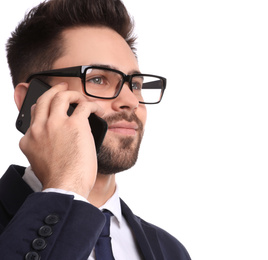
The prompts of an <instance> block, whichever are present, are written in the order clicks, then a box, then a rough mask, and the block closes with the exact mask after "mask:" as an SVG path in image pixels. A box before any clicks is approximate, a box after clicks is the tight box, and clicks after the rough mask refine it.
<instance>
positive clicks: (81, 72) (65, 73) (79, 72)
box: [26, 66, 167, 104]
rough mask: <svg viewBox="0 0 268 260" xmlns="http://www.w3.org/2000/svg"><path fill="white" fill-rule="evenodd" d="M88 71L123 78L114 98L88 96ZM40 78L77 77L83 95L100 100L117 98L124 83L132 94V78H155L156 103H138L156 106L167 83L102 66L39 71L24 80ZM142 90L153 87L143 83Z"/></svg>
mask: <svg viewBox="0 0 268 260" xmlns="http://www.w3.org/2000/svg"><path fill="white" fill-rule="evenodd" d="M88 69H101V70H107V71H112V72H115V73H118V74H120V75H121V76H122V78H123V81H122V84H121V86H120V88H119V90H118V92H117V93H116V94H115V96H113V97H99V96H94V95H91V94H89V93H88V92H87V90H86V80H85V79H86V72H87V70H88ZM40 76H42V77H78V78H80V79H81V81H82V83H83V88H84V92H85V94H86V95H88V96H90V97H94V98H100V99H115V98H117V97H118V96H119V94H120V92H121V90H122V88H123V86H124V84H125V83H129V88H130V90H131V91H132V92H133V90H132V78H133V77H155V78H157V79H159V80H161V81H162V82H163V85H162V86H161V87H159V88H161V94H160V98H159V100H158V101H156V102H143V101H139V103H141V104H158V103H160V101H161V100H162V97H163V94H164V91H165V89H166V82H167V80H166V78H164V77H161V76H156V75H151V74H132V75H126V74H125V73H123V72H122V71H119V70H116V69H112V68H106V67H102V66H76V67H69V68H63V69H55V70H47V71H41V72H37V73H34V74H32V75H30V76H29V77H28V79H27V80H26V82H27V83H29V82H30V81H31V80H32V79H33V78H36V77H40ZM142 88H143V89H155V86H152V83H151V82H149V83H144V84H143V87H142Z"/></svg>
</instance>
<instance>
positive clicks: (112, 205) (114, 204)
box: [99, 185, 122, 227]
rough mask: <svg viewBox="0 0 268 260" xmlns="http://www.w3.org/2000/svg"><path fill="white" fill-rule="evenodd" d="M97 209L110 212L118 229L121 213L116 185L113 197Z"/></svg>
mask: <svg viewBox="0 0 268 260" xmlns="http://www.w3.org/2000/svg"><path fill="white" fill-rule="evenodd" d="M99 209H100V210H104V209H107V210H109V211H110V212H112V213H113V215H114V217H115V219H116V220H117V222H118V225H119V227H120V223H121V222H122V211H121V203H120V198H119V190H118V186H117V185H116V189H115V192H114V194H113V196H112V197H111V198H110V199H109V200H108V201H107V202H106V203H105V204H104V205H103V206H101V207H100V208H99Z"/></svg>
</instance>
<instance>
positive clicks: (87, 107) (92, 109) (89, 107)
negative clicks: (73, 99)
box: [72, 100, 104, 119]
mask: <svg viewBox="0 0 268 260" xmlns="http://www.w3.org/2000/svg"><path fill="white" fill-rule="evenodd" d="M92 113H94V114H96V115H97V116H99V117H102V116H103V115H104V110H103V109H102V108H101V107H100V106H99V105H98V104H96V103H95V102H90V101H88V100H86V101H83V102H80V103H78V105H77V107H76V108H75V110H74V112H73V114H72V117H73V118H81V119H82V118H85V117H86V118H88V117H89V116H90V114H92Z"/></svg>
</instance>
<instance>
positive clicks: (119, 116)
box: [103, 112, 144, 131]
mask: <svg viewBox="0 0 268 260" xmlns="http://www.w3.org/2000/svg"><path fill="white" fill-rule="evenodd" d="M103 119H104V120H105V121H106V122H107V124H108V126H109V125H111V124H113V123H116V122H118V121H123V120H125V121H127V122H130V123H131V122H135V123H136V124H137V125H138V127H139V131H143V128H144V126H143V123H142V122H141V120H140V119H139V118H138V117H137V115H136V114H135V113H134V112H133V113H131V114H129V113H126V112H120V113H116V114H112V115H108V116H104V117H103Z"/></svg>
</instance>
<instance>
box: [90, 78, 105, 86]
mask: <svg viewBox="0 0 268 260" xmlns="http://www.w3.org/2000/svg"><path fill="white" fill-rule="evenodd" d="M87 82H88V83H93V84H98V85H101V84H103V83H104V80H103V78H102V77H95V78H91V79H88V80H87Z"/></svg>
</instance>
